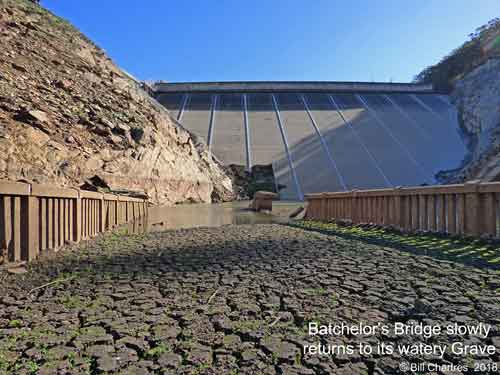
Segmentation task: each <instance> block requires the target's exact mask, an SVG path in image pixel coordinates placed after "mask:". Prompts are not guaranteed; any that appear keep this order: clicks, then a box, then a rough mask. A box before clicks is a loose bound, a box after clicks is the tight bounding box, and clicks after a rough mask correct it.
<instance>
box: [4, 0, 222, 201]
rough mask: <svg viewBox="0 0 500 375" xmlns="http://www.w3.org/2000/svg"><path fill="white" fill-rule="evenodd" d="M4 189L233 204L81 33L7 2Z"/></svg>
mask: <svg viewBox="0 0 500 375" xmlns="http://www.w3.org/2000/svg"><path fill="white" fill-rule="evenodd" d="M0 179H10V180H25V181H32V182H38V183H53V184H57V185H60V186H82V185H84V186H87V187H92V186H99V187H101V188H104V189H111V190H116V191H124V190H126V191H137V192H144V193H146V194H147V195H148V196H149V198H150V199H151V201H152V202H153V203H161V204H173V203H179V202H186V201H192V202H210V201H211V200H213V199H215V200H229V199H232V183H231V180H230V178H228V176H227V175H226V174H225V172H224V169H223V168H222V166H221V165H220V164H219V163H218V162H217V161H216V160H215V159H214V158H212V156H210V154H209V153H208V152H207V151H206V149H205V148H204V146H203V145H202V144H201V143H199V142H197V140H196V139H194V137H193V136H192V135H191V134H190V133H189V132H188V131H186V130H185V129H183V128H182V127H181V126H180V125H178V124H176V123H175V121H174V120H172V119H171V118H170V116H169V115H168V112H167V111H166V110H165V109H163V107H162V106H160V105H159V104H157V103H156V102H155V101H154V100H153V99H151V98H150V97H149V96H148V95H147V94H146V93H145V92H144V91H143V90H142V89H141V88H140V85H139V84H138V83H137V82H136V81H135V80H134V79H133V78H132V77H130V76H129V75H128V74H126V73H125V72H123V71H122V70H120V69H119V68H118V67H117V66H116V65H115V64H114V63H113V62H112V61H111V60H110V59H109V58H108V57H107V56H106V54H105V53H104V51H103V50H101V49H100V48H98V47H97V46H95V45H94V44H93V43H92V42H91V41H89V40H88V39H87V38H86V37H85V36H84V35H82V34H81V33H80V32H78V31H77V30H76V29H75V28H74V27H73V26H71V25H70V24H69V23H67V22H66V21H64V20H62V19H61V18H59V17H56V16H54V15H52V14H51V13H50V12H48V11H46V10H45V9H43V8H42V7H40V6H38V5H36V4H34V3H33V2H31V1H28V0H0Z"/></svg>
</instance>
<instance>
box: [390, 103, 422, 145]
mask: <svg viewBox="0 0 500 375" xmlns="http://www.w3.org/2000/svg"><path fill="white" fill-rule="evenodd" d="M384 98H385V99H386V100H387V101H388V102H389V103H391V104H392V105H393V106H394V108H396V110H397V111H398V112H399V113H401V115H402V116H404V117H405V118H406V119H407V120H408V121H410V122H411V123H412V124H413V125H414V127H415V128H416V129H417V130H418V131H419V132H420V133H421V134H422V135H423V136H424V137H425V138H427V140H429V141H430V140H432V138H431V135H430V134H429V132H427V131H426V130H425V129H424V128H422V126H420V124H419V123H418V121H417V120H415V119H414V118H412V117H411V116H410V115H409V114H408V113H407V112H406V111H405V110H404V109H403V108H401V107H400V106H399V104H398V103H396V102H395V101H394V100H392V99H391V98H390V97H389V95H384Z"/></svg>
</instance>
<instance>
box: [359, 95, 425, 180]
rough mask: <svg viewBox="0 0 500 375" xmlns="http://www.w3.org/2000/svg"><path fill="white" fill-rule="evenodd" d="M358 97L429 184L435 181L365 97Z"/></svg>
mask: <svg viewBox="0 0 500 375" xmlns="http://www.w3.org/2000/svg"><path fill="white" fill-rule="evenodd" d="M356 97H357V98H358V100H359V101H360V102H361V104H362V105H363V107H365V109H366V110H368V112H369V113H370V114H371V116H372V117H373V118H374V119H375V122H377V123H378V124H379V125H380V126H381V127H382V129H384V130H385V131H386V132H387V134H389V136H390V137H391V138H392V140H393V141H394V142H396V144H397V145H398V146H399V148H400V149H401V150H403V153H405V154H406V156H407V157H408V159H410V161H411V162H412V163H413V164H414V165H415V166H416V167H417V168H418V169H419V170H420V173H422V176H423V177H425V178H426V179H428V180H427V182H431V181H433V179H432V178H430V179H429V176H427V172H426V171H425V168H424V167H423V166H422V165H421V164H420V163H419V162H418V161H417V159H415V157H414V156H413V155H412V154H411V152H410V151H409V150H408V149H407V148H406V147H405V146H404V145H403V144H402V143H401V141H400V140H399V139H398V138H397V137H396V136H395V135H394V133H393V132H392V131H391V129H389V128H388V127H387V125H386V124H385V123H384V121H382V119H381V118H380V117H378V115H377V113H376V112H375V111H374V110H373V109H372V108H371V107H370V106H369V105H368V103H367V102H366V100H365V99H364V98H363V96H362V95H359V94H356Z"/></svg>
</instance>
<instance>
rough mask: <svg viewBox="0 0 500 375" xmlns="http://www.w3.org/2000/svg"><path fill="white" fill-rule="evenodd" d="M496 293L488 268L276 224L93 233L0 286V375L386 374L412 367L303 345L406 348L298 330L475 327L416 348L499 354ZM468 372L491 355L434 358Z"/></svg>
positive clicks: (499, 280)
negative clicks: (482, 348)
mask: <svg viewBox="0 0 500 375" xmlns="http://www.w3.org/2000/svg"><path fill="white" fill-rule="evenodd" d="M54 281H55V282H54ZM50 282H53V283H52V284H50V285H47V286H44V287H41V288H39V289H37V290H34V291H32V292H31V293H30V290H32V289H33V288H36V287H40V286H43V285H44V284H47V283H50ZM499 288H500V277H499V275H498V273H495V271H492V270H486V269H477V268H472V267H467V266H463V265H460V264H454V263H451V262H444V261H440V260H436V259H433V258H430V257H425V256H416V255H411V254H408V253H405V252H400V251H398V250H397V249H394V248H388V247H381V246H377V245H370V244H366V243H363V242H361V241H353V240H346V239H342V238H339V237H336V236H331V235H325V234H320V233H315V232H310V231H305V230H303V229H299V228H292V227H288V226H284V225H277V224H268V225H253V226H249V225H241V226H232V225H231V226H224V227H220V228H198V229H193V230H177V231H170V232H159V233H150V234H146V235H132V236H120V235H116V234H106V235H105V236H103V237H99V238H97V239H96V240H94V241H91V242H88V243H86V244H81V245H79V246H75V247H74V248H72V249H68V250H67V251H64V252H60V253H59V254H58V256H57V257H55V258H52V259H45V260H44V259H42V260H40V261H37V262H35V263H33V264H32V265H30V267H29V272H28V273H27V274H23V275H7V274H0V296H1V298H0V374H11V373H16V374H31V373H32V374H35V373H36V374H58V373H61V374H68V373H69V374H86V373H87V374H89V373H90V374H99V373H119V374H234V375H235V374H303V375H307V374H332V373H335V374H384V373H387V374H391V373H395V374H397V373H400V372H399V369H398V364H399V363H400V362H401V361H402V360H411V361H413V362H420V361H422V360H423V359H424V358H421V357H418V356H417V357H416V358H415V357H413V358H401V357H398V356H397V355H360V354H358V353H355V354H353V355H341V354H339V355H327V356H314V355H304V354H303V346H304V345H307V344H311V343H314V342H318V341H321V342H322V344H325V345H326V344H335V343H342V342H344V343H345V342H352V343H356V342H358V341H359V340H364V341H365V342H368V343H373V344H376V343H378V342H385V343H396V342H397V341H403V342H413V341H415V342H418V341H419V340H420V338H416V337H414V336H408V337H405V336H403V337H391V336H388V337H387V336H386V337H382V336H377V335H375V336H370V337H362V338H359V337H358V338H356V337H341V336H325V337H321V338H320V337H317V336H316V337H312V336H309V335H308V331H307V324H308V322H311V321H317V322H322V323H335V322H341V321H342V322H346V323H353V324H355V323H358V322H367V323H370V324H377V323H378V322H384V323H388V324H390V323H394V322H409V321H411V320H416V321H421V322H424V323H427V324H443V325H444V324H447V323H450V322H459V323H462V324H475V323H476V324H477V323H480V322H482V323H486V324H491V325H492V331H491V332H490V335H489V337H488V338H486V339H481V338H478V337H472V336H470V337H467V336H466V337H462V338H458V339H457V338H456V337H450V336H439V337H437V338H436V337H434V338H430V339H428V340H426V342H428V343H431V344H438V343H451V342H454V341H462V342H465V343H469V344H474V343H475V344H492V345H495V346H496V347H497V348H499V347H500V332H499V330H498V324H499V323H500V314H499V311H500V298H499V295H498V290H499ZM471 361H472V362H474V361H476V362H477V361H484V362H488V361H490V362H499V361H500V355H499V353H498V351H497V353H496V354H493V355H490V356H487V355H485V356H473V357H471V356H454V355H452V354H450V353H446V354H445V355H444V358H443V359H435V360H434V362H437V363H454V364H466V363H467V364H469V365H470V363H471Z"/></svg>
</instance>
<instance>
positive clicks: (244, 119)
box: [242, 94, 277, 191]
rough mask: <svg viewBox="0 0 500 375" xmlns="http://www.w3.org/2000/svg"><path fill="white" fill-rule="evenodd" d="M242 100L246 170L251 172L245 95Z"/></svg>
mask: <svg viewBox="0 0 500 375" xmlns="http://www.w3.org/2000/svg"><path fill="white" fill-rule="evenodd" d="M242 100H243V124H244V126H245V151H246V158H247V170H248V171H249V172H250V171H251V170H252V152H251V145H250V128H249V126H250V125H249V123H248V104H247V94H243V95H242ZM276 191H277V190H276Z"/></svg>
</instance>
